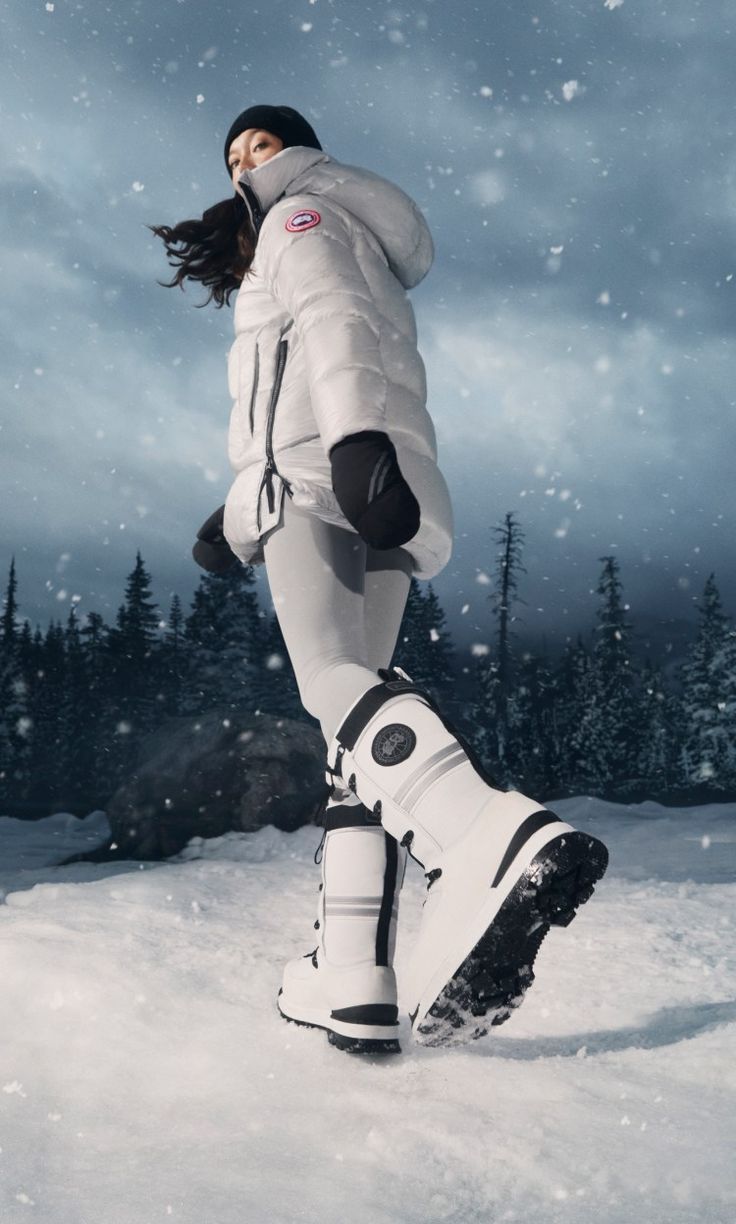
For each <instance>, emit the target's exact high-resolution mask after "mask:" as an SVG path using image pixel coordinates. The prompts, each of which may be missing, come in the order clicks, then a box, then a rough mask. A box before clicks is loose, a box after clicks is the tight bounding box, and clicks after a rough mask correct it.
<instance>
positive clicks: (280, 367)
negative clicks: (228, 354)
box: [256, 340, 291, 531]
mask: <svg viewBox="0 0 736 1224" xmlns="http://www.w3.org/2000/svg"><path fill="white" fill-rule="evenodd" d="M288 352H289V342H288V340H279V347H278V350H277V352H276V373H275V375H274V380H273V389H272V391H271V399H270V400H269V404H268V417H267V419H266V468H265V471H264V473H263V480H262V481H261V487H260V489H259V490H258V510H257V516H256V522H257V525H258V530H259V531H260V529H261V493H262V492H263V487H264V485H265V488H266V497H267V499H268V512H269V514H273V512H274V509H275V507H276V501H275V497H274V491H273V477H274V475H276V476H280V473H279V471H278V469H277V467H276V461H275V459H274V454H273V423H274V417H275V416H276V403H277V401H278V398H279V393H280V391H281V383H282V382H283V378H284V367H285V365H286V358H287V355H288ZM281 480H282V481H283V483H284V487H285V488H286V491H287V493H288V494H289V495H290V496H291V485H290V483H289V481H288V480H286V479H285V477H283V476H281Z"/></svg>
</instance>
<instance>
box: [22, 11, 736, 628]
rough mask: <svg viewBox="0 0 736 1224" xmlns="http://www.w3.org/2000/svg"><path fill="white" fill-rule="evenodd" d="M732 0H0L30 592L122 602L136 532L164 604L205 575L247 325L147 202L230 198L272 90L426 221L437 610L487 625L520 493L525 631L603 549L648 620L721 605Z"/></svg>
mask: <svg viewBox="0 0 736 1224" xmlns="http://www.w3.org/2000/svg"><path fill="white" fill-rule="evenodd" d="M730 8H731V6H730V5H728V4H727V3H725V0H709V3H708V4H705V3H703V4H700V3H697V0H674V2H673V3H672V4H667V5H666V6H664V8H663V7H662V6H661V5H656V6H653V5H650V4H647V5H645V4H641V3H637V2H635V0H624V2H623V3H622V2H621V0H605V2H604V0H595V2H591V3H584V4H582V3H581V4H575V3H569V2H565V3H563V2H561V0H545V2H544V3H543V4H536V3H533V4H530V3H528V2H527V0H505V2H498V3H494V4H488V3H486V2H485V0H478V2H477V3H472V2H471V0H453V3H452V4H451V5H450V4H446V3H442V4H441V3H438V2H436V0H425V2H424V3H421V4H418V5H412V6H410V7H409V6H406V7H404V6H392V5H384V4H371V3H365V2H364V0H333V2H331V0H314V2H312V0H288V2H287V0H268V3H267V4H266V3H264V4H261V5H259V6H258V7H252V6H251V5H248V4H242V3H238V4H234V3H233V4H230V3H226V2H224V3H217V4H215V5H213V6H211V7H207V6H204V5H201V4H195V3H194V0H146V2H145V3H143V0H135V2H133V3H126V4H123V5H102V4H99V3H90V2H85V0H81V2H76V0H54V2H53V3H45V2H44V0H6V3H5V5H4V6H3V16H2V30H1V31H0V44H1V45H2V48H3V51H2V57H3V59H5V61H6V62H5V63H2V64H0V73H1V74H2V77H1V79H2V81H3V91H2V119H3V122H2V124H1V125H0V185H1V187H2V194H3V198H4V204H3V215H4V217H5V219H6V223H5V225H4V227H3V231H2V236H1V237H0V266H1V267H2V272H3V282H4V286H5V292H4V293H3V294H2V298H1V300H0V311H1V312H2V319H1V323H0V356H1V359H0V370H1V371H2V374H1V384H0V385H1V386H2V394H1V398H0V405H1V406H0V412H1V419H0V423H1V425H2V432H1V434H0V444H1V447H2V451H1V453H2V476H1V478H2V489H3V494H4V496H3V503H4V506H3V511H2V516H1V519H0V563H2V565H3V571H4V572H3V575H2V582H3V585H4V581H5V575H6V574H7V566H8V564H9V561H10V557H11V554H12V553H15V555H16V558H17V568H18V574H19V579H20V591H19V595H20V601H21V611H22V612H23V613H24V614H26V615H29V616H31V617H32V618H33V619H34V620H35V619H38V620H39V621H40V622H41V623H42V625H44V626H45V624H46V623H47V621H48V619H49V617H50V616H61V617H62V618H64V619H65V618H66V615H67V613H68V610H69V606H70V602H71V600H72V598H73V596H75V595H78V596H80V597H81V598H80V599H79V601H78V602H79V608H80V612H84V611H87V610H90V609H96V610H99V611H102V612H103V613H104V614H105V615H106V617H107V618H108V619H111V618H112V616H113V615H114V611H115V609H116V608H117V606H118V604H119V602H120V600H121V597H122V592H123V587H124V581H125V576H126V574H127V573H128V572H129V571H130V570H131V569H132V567H133V564H134V561H135V552H136V549H140V550H141V552H142V554H143V557H144V560H145V561H146V563H147V565H148V567H149V568H150V569H151V571H152V573H153V576H154V582H155V593H156V596H157V597H158V599H159V601H160V603H161V605H162V607H163V609H164V610H166V608H167V607H168V602H169V598H170V593H171V592H172V591H174V590H177V591H179V593H180V594H181V595H182V596H183V597H184V598H185V599H188V596H189V595H190V593H191V591H192V590H193V588H194V585H195V584H196V582H197V579H198V571H197V570H196V567H195V566H194V563H193V562H192V561H191V559H190V548H191V543H192V540H193V537H194V532H195V530H196V528H197V526H198V525H199V524H200V522H201V521H202V520H203V519H204V518H205V517H206V516H207V515H208V514H209V513H210V511H211V510H212V509H214V508H215V506H217V505H218V504H220V503H221V502H222V501H223V500H224V497H225V493H226V491H227V488H228V486H229V481H230V472H229V468H228V464H227V457H226V452H225V437H226V426H227V418H228V413H229V408H230V404H229V399H228V394H227V387H226V379H225V356H226V352H227V348H228V346H229V344H230V339H231V327H232V320H231V315H230V312H229V311H221V312H218V311H215V310H214V309H212V308H209V309H207V310H206V311H198V310H195V309H193V306H194V303H195V302H196V301H198V300H201V296H200V295H199V294H198V293H197V292H196V291H192V292H187V294H181V293H179V292H178V291H173V290H164V289H161V288H159V287H158V286H157V284H156V280H157V278H161V279H165V277H166V265H165V262H164V260H163V253H162V249H161V248H160V244H158V243H157V242H156V241H155V240H154V239H153V238H152V236H151V235H150V234H149V232H148V231H147V230H146V228H145V223H147V222H174V221H176V220H180V219H182V218H184V217H186V216H191V215H195V214H196V215H199V213H201V211H202V210H203V209H204V208H205V207H207V206H208V205H209V204H211V203H214V202H215V201H216V200H218V199H220V198H222V197H223V196H225V195H227V194H228V191H229V186H228V182H227V179H226V176H225V172H224V166H223V161H222V142H223V138H224V133H225V131H226V130H227V128H228V126H229V124H230V122H231V120H232V118H233V117H234V115H235V114H237V113H238V112H239V111H240V110H241V109H243V107H245V106H247V105H250V104H251V103H260V102H268V103H286V104H289V105H292V106H296V107H297V108H298V109H300V110H301V111H303V112H304V113H305V114H306V115H307V116H308V117H309V119H310V121H311V122H312V123H313V125H314V126H315V128H316V130H317V132H318V134H319V136H320V138H321V140H322V144H323V146H324V147H325V149H326V150H327V151H328V152H329V153H331V154H332V155H333V156H335V157H337V158H338V159H340V160H342V161H346V162H349V163H354V164H359V165H365V166H367V167H369V168H371V169H373V170H376V171H378V172H379V173H383V174H385V175H386V176H387V177H389V178H391V179H394V180H395V181H397V182H398V183H400V184H401V186H403V187H404V188H405V189H406V190H407V191H409V193H410V194H411V195H413V196H414V198H415V199H416V200H417V201H418V202H419V204H420V206H421V207H422V208H423V209H424V211H425V213H426V215H427V217H428V220H429V222H430V225H431V228H432V231H433V234H434V237H435V242H436V247H437V262H436V264H435V267H434V269H433V271H432V273H431V274H430V276H429V277H428V278H427V280H426V281H425V282H424V283H423V284H422V285H421V286H420V287H419V289H418V290H417V291H415V293H414V295H413V296H414V303H415V308H416V311H417V317H418V324H419V332H420V346H421V349H422V353H423V356H424V359H425V362H426V365H427V369H428V378H429V388H430V409H431V411H432V414H433V416H434V419H435V422H436V425H437V432H438V438H439V443H440V448H441V451H440V454H441V462H442V466H443V468H444V470H445V472H446V475H447V477H448V481H449V483H450V487H451V491H452V494H453V499H454V503H455V512H456V521H457V546H456V552H455V556H454V558H453V560H452V561H451V562H450V565H449V566H448V567H447V569H446V571H445V572H444V574H443V575H442V576H441V577H440V578H439V579H438V580H437V582H436V587H437V590H438V592H439V594H440V596H441V598H442V601H443V604H444V605H445V607H446V609H447V611H448V613H449V614H450V616H451V618H453V619H454V617H455V615H456V613H458V612H459V609H460V607H461V605H462V604H465V603H468V602H469V603H470V605H471V608H470V616H469V617H466V623H468V624H469V623H470V621H471V620H472V619H473V618H475V619H476V620H481V619H482V616H483V607H484V601H485V599H486V596H487V594H488V589H489V588H488V586H487V585H486V584H485V583H484V581H483V574H484V572H488V571H490V570H491V569H492V566H493V556H494V551H495V549H494V545H493V542H492V537H491V528H492V526H493V525H495V524H496V523H498V522H499V521H500V520H501V518H502V516H503V514H504V512H505V511H507V510H514V511H515V512H516V513H517V516H518V518H519V520H520V521H521V523H522V525H523V527H524V529H525V531H526V535H527V545H526V549H525V553H524V563H525V565H526V569H527V571H528V572H527V576H526V577H525V579H524V581H523V586H522V590H521V594H522V595H523V597H524V598H525V599H526V601H527V606H526V608H525V609H524V610H523V616H524V619H525V622H526V624H527V626H528V627H529V629H530V630H533V631H535V632H536V631H542V630H544V631H546V632H549V633H552V634H553V635H554V634H556V633H557V632H559V630H560V629H561V628H562V627H565V628H566V629H567V630H568V631H570V632H573V631H576V630H577V629H578V627H579V626H581V625H584V626H587V625H588V624H589V623H591V621H592V615H593V608H594V606H595V605H596V599H595V596H594V595H593V594H591V588H594V587H595V585H596V581H597V577H598V573H599V569H600V566H599V563H598V558H599V557H601V556H602V555H604V554H607V553H610V552H616V553H617V554H618V555H619V558H620V561H621V567H622V574H623V578H624V583H625V593H626V595H627V597H628V598H629V601H630V602H631V604H632V616H633V619H634V621H635V622H636V621H639V622H641V623H642V624H643V622H644V620H645V618H646V617H647V616H648V615H657V616H661V617H667V618H672V619H673V620H678V619H680V618H683V617H684V618H690V617H692V616H693V605H694V599H695V598H696V597H697V596H698V595H699V593H700V591H701V590H702V586H703V583H704V581H705V578H706V577H707V575H708V573H709V572H710V571H711V570H715V572H716V575H717V578H718V580H719V584H720V586H721V590H722V592H723V594H724V597H725V601H726V605H727V607H728V608H729V610H730V611H732V612H736V575H734V573H733V568H732V567H731V566H730V565H729V562H730V554H731V552H732V543H731V542H732V539H733V534H734V523H733V520H734V498H733V494H732V492H731V488H732V468H733V455H734V444H735V442H736V439H735V438H734V424H733V420H734V396H735V394H736V393H735V391H734V388H736V351H735V350H734V345H733V340H732V335H733V320H734V293H736V282H734V279H733V274H734V272H736V258H734V253H733V252H734V237H735V236H736V235H735V232H734V231H735V229H736V225H735V222H736V149H735V147H734V113H733V89H732V65H733V54H734V48H733V39H732V24H733V11H732V10H731V11H730V12H729V9H730ZM478 571H481V573H480V575H479V574H478ZM479 576H480V581H478V577H479ZM476 636H477V634H476Z"/></svg>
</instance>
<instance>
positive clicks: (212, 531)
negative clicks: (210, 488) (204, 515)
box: [192, 505, 238, 574]
mask: <svg viewBox="0 0 736 1224" xmlns="http://www.w3.org/2000/svg"><path fill="white" fill-rule="evenodd" d="M224 518H225V507H224V505H223V506H220V507H219V509H218V510H215V512H214V513H213V514H211V515H210V517H209V518H208V519H207V521H206V522H205V523H203V524H202V526H201V527H200V529H199V531H198V532H197V542H196V544H195V545H194V548H193V549H192V556H193V557H194V560H195V561H196V562H197V565H201V566H202V569H206V570H207V571H208V572H209V573H210V574H225V573H227V571H228V570H229V569H232V567H233V565H237V563H238V558H237V557H236V556H235V553H234V552H233V550H232V548H231V547H230V545H229V544H228V542H227V540H226V539H225V536H224V535H223V532H222V524H223V520H224Z"/></svg>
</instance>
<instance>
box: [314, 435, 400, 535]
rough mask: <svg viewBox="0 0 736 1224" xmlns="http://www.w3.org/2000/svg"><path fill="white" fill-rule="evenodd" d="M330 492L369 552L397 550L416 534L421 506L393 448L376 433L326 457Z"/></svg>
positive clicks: (355, 438) (345, 441)
mask: <svg viewBox="0 0 736 1224" xmlns="http://www.w3.org/2000/svg"><path fill="white" fill-rule="evenodd" d="M330 463H331V464H332V488H333V490H334V492H335V497H336V498H337V502H338V505H339V507H340V509H341V510H342V512H343V514H344V515H345V518H346V519H347V520H348V522H349V523H350V525H351V527H354V528H355V530H356V531H357V532H358V534H359V535H360V536H362V538H363V539H364V540H365V542H366V544H370V546H371V548H379V549H383V548H398V547H399V545H401V544H406V543H407V541H408V540H411V539H412V538H413V537H414V536H415V535H416V534H417V531H418V530H419V502H418V501H417V499H416V497H415V496H414V494H413V493H412V491H411V489H410V488H409V486H408V484H407V483H406V481H405V480H404V477H403V476H402V475H401V471H400V468H399V465H398V463H397V461H396V450H395V448H394V444H393V442H392V441H391V439H390V438H389V437H388V435H387V434H385V433H381V432H380V431H379V430H375V429H365V430H363V431H362V432H361V433H355V434H350V436H349V437H347V438H343V439H342V441H340V442H337V443H336V444H335V445H334V446H333V448H332V450H331V451H330Z"/></svg>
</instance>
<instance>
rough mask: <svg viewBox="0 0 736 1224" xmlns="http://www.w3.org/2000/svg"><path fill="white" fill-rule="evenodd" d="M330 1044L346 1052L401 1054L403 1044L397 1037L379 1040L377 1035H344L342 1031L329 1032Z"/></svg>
mask: <svg viewBox="0 0 736 1224" xmlns="http://www.w3.org/2000/svg"><path fill="white" fill-rule="evenodd" d="M327 1040H328V1041H329V1043H330V1045H333V1046H335V1047H336V1048H337V1049H338V1050H343V1051H344V1053H346V1054H381V1055H383V1054H400V1053H401V1046H400V1045H399V1041H398V1038H397V1037H391V1038H387V1039H386V1040H385V1041H379V1040H378V1039H377V1038H375V1037H343V1035H342V1034H341V1033H335V1032H330V1033H328V1034H327Z"/></svg>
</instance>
